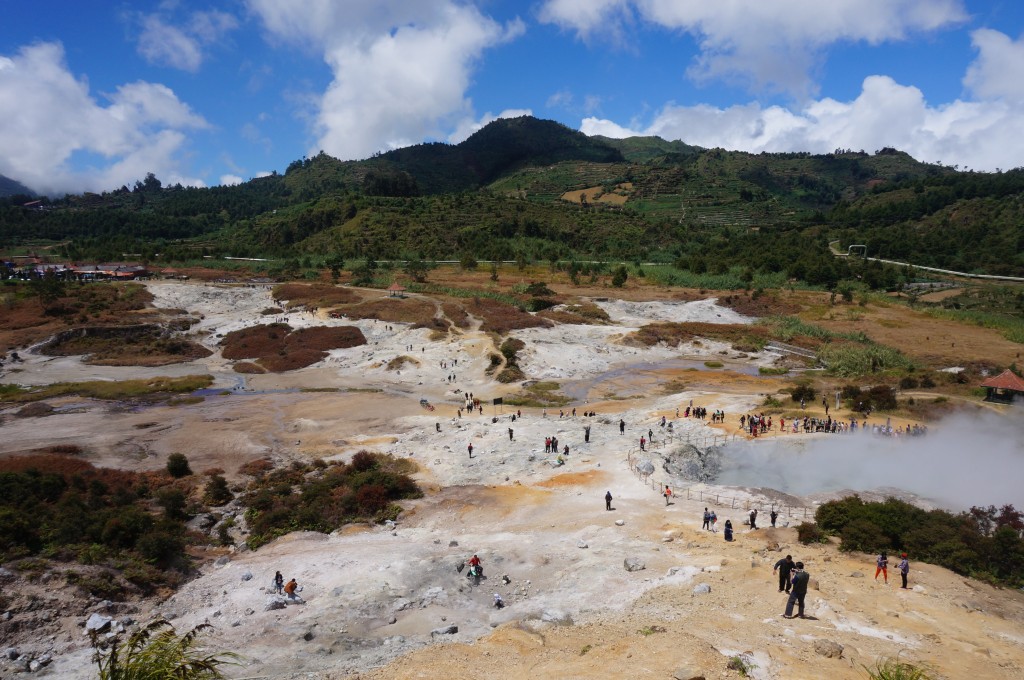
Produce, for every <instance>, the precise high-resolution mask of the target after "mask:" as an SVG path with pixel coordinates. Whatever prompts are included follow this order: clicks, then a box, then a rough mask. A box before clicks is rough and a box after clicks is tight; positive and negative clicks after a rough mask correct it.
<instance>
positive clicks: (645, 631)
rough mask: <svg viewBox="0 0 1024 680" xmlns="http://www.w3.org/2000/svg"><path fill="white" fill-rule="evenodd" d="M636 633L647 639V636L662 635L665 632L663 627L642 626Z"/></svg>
mask: <svg viewBox="0 0 1024 680" xmlns="http://www.w3.org/2000/svg"><path fill="white" fill-rule="evenodd" d="M637 632H638V633H640V634H641V635H643V636H644V637H647V636H648V635H654V634H655V633H664V632H666V628H665V627H664V626H644V627H643V628H641V629H640V630H638V631H637Z"/></svg>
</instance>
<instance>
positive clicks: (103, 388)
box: [0, 375, 213, 403]
mask: <svg viewBox="0 0 1024 680" xmlns="http://www.w3.org/2000/svg"><path fill="white" fill-rule="evenodd" d="M212 384H213V376H210V375H186V376H183V377H180V378H148V379H144V380H112V381H104V380H91V381H86V382H74V383H54V384H52V385H46V386H44V387H33V388H29V389H24V388H19V389H18V390H17V391H11V390H6V389H0V401H5V402H13V403H20V402H28V401H40V400H42V399H52V398H54V397H63V396H69V395H78V396H80V397H86V398H88V399H109V400H115V399H135V398H139V397H148V396H152V395H155V394H181V393H183V392H194V391H196V390H201V389H204V388H207V387H209V386H210V385H212ZM0 387H8V386H0Z"/></svg>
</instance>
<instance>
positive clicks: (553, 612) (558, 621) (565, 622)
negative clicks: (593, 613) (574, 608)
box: [540, 609, 573, 626]
mask: <svg viewBox="0 0 1024 680" xmlns="http://www.w3.org/2000/svg"><path fill="white" fill-rule="evenodd" d="M540 620H541V621H544V622H545V623H553V624H555V625H558V626H571V625H572V623H573V621H572V616H570V615H569V614H568V613H567V612H564V611H562V610H561V609H545V610H544V613H543V614H541V615H540Z"/></svg>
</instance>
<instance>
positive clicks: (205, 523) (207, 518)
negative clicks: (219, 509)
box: [185, 512, 217, 531]
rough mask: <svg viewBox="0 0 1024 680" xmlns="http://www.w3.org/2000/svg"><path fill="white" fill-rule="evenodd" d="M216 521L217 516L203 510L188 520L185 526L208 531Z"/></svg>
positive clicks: (194, 529)
mask: <svg viewBox="0 0 1024 680" xmlns="http://www.w3.org/2000/svg"><path fill="white" fill-rule="evenodd" d="M216 523H217V518H216V517H214V516H213V515H211V514H210V513H208V512H203V513H200V514H198V515H196V516H195V517H193V518H192V519H190V520H189V521H188V522H186V523H185V526H187V527H188V528H189V529H191V530H192V531H206V530H207V529H211V528H212V527H213V525H214V524H216Z"/></svg>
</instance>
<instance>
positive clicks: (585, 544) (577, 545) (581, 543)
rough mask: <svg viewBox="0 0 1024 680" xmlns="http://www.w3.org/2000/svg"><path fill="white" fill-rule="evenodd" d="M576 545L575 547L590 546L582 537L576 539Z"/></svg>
mask: <svg viewBox="0 0 1024 680" xmlns="http://www.w3.org/2000/svg"><path fill="white" fill-rule="evenodd" d="M576 547H577V548H589V547H590V546H589V545H587V542H586V541H584V540H583V539H582V538H581V539H580V540H578V541H576Z"/></svg>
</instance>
